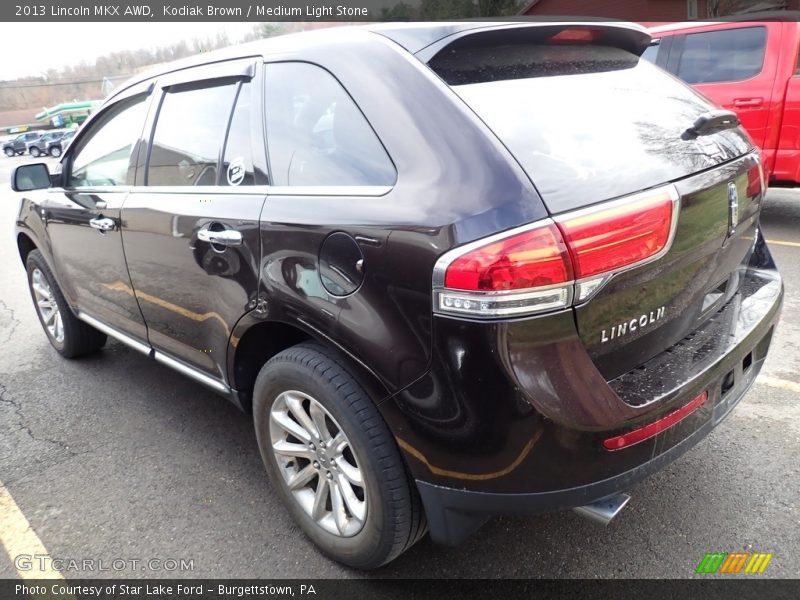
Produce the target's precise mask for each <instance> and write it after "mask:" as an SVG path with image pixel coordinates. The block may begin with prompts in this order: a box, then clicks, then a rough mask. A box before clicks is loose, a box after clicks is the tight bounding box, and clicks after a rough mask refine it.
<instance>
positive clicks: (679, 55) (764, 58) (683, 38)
mask: <svg viewBox="0 0 800 600" xmlns="http://www.w3.org/2000/svg"><path fill="white" fill-rule="evenodd" d="M742 29H762V30H764V50H763V53H762V54H761V66H759V68H758V71H757V72H756V73H754V74H753V75H751V76H749V77H745V78H744V79H725V80H723V81H708V82H698V83H689V82H688V81H686V84H687V85H691V86H695V85H727V84H730V83H743V82H746V81H752V80H753V79H756V78H758V77H760V76H761V75H763V73H764V68H765V66H766V64H767V46H768V45H769V29H768V27H767V26H766V25H748V26H747V27H721V28H719V29H706V30H704V31H693V32H688V33H683V34H681V36H680V42H679V44H678V48H677V52H676V54H677V57H676V60H675V71H674V73H673V74H674V75H675V77H678V78H679V79H681V81H685V80H684V79H683V78H682V77H681V76H680V74H679V73H680V69H681V63H682V62H683V55H684V52H685V51H686V40H687V39H688V38H689V36H691V35H703V34H708V33H712V34H713V33H718V32H726V31H740V30H742Z"/></svg>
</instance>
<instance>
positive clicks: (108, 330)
mask: <svg viewBox="0 0 800 600" xmlns="http://www.w3.org/2000/svg"><path fill="white" fill-rule="evenodd" d="M76 316H77V317H78V318H79V319H80V320H81V321H83V322H84V323H88V324H89V325H91V326H92V327H94V328H95V329H97V330H99V331H102V332H103V333H105V334H106V335H109V336H111V337H113V338H115V339H117V340H119V341H120V342H122V343H123V344H125V345H127V346H130V347H131V348H133V349H134V350H138V351H139V352H141V353H142V354H146V355H148V356H149V355H150V353H151V352H152V351H153V349H152V348H151V347H150V346H148V345H147V344H143V343H142V342H140V341H139V340H137V339H134V338H132V337H131V336H129V335H127V334H125V333H121V332H119V331H117V330H116V329H114V328H113V327H109V326H108V325H106V324H105V323H103V322H101V321H98V320H97V319H95V318H94V317H90V316H89V315H87V314H86V313H82V312H78V313H77V314H76Z"/></svg>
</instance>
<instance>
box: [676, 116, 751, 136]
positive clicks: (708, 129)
mask: <svg viewBox="0 0 800 600" xmlns="http://www.w3.org/2000/svg"><path fill="white" fill-rule="evenodd" d="M738 126H739V117H737V116H736V113H735V112H731V111H729V110H710V111H708V112H706V113H703V114H702V115H700V116H699V117H697V119H696V120H695V122H694V124H693V125H692V126H691V127H689V128H688V129H687V130H686V131H684V132H683V134H682V135H681V138H682V139H684V140H693V139H695V138H696V137H698V136H701V135H709V134H712V133H717V132H718V131H723V130H724V129H731V128H733V127H738Z"/></svg>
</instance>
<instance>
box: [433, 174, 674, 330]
mask: <svg viewBox="0 0 800 600" xmlns="http://www.w3.org/2000/svg"><path fill="white" fill-rule="evenodd" d="M677 201H678V193H677V190H675V188H674V187H673V186H667V187H665V188H659V189H658V190H653V191H650V192H645V193H642V194H635V195H633V196H628V197H626V198H623V199H621V200H617V201H613V202H608V203H603V204H601V205H599V206H598V207H592V208H589V209H585V210H580V211H575V212H571V213H567V214H565V215H560V216H558V217H556V218H555V219H544V220H542V221H537V222H536V223H533V224H531V225H526V226H524V227H520V228H517V229H514V230H511V231H506V232H503V233H500V234H497V235H494V236H491V237H489V238H485V239H482V240H478V241H476V242H472V243H470V244H466V245H465V246H461V247H458V248H455V249H453V250H451V251H450V252H447V253H446V254H444V255H443V256H442V257H441V258H440V259H439V260H438V261H437V262H436V266H435V268H434V281H433V287H434V311H435V312H438V313H444V314H457V315H464V316H472V317H479V318H492V317H502V316H520V315H528V314H534V313H538V312H544V311H550V310H556V309H560V308H566V307H568V306H571V305H572V303H573V299H575V300H576V301H578V302H582V301H584V300H586V299H588V297H589V296H591V294H592V293H593V292H594V291H596V290H597V289H598V288H599V287H600V286H601V285H602V284H603V283H604V282H605V281H606V280H607V279H608V278H609V277H610V276H611V275H612V274H613V273H616V272H619V271H621V270H625V269H629V268H632V267H635V266H638V265H641V264H644V263H646V262H649V261H652V260H656V259H658V258H660V257H661V256H663V254H665V253H666V252H667V250H668V249H669V246H670V244H671V242H672V237H673V236H674V230H675V225H676V222H677V212H678V205H677Z"/></svg>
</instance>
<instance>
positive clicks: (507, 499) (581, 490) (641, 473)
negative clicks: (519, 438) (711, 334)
mask: <svg viewBox="0 0 800 600" xmlns="http://www.w3.org/2000/svg"><path fill="white" fill-rule="evenodd" d="M760 368H761V364H759V365H758V366H757V367H755V368H753V369H751V370H750V373H749V374H748V377H747V380H746V381H745V382H743V385H742V386H741V387H739V386H737V389H736V390H735V391H734V390H731V393H730V395H728V396H726V398H725V399H724V401H722V402H719V403H718V404H717V405H716V406H715V407H714V411H713V415H712V418H711V419H708V420H707V421H706V422H705V423H703V424H702V425H701V426H700V427H699V428H697V429H696V430H695V431H694V432H693V433H691V434H690V435H689V436H688V437H686V438H684V439H683V440H681V441H680V442H678V443H677V444H675V445H674V446H672V447H671V448H669V449H668V450H666V451H664V452H663V453H661V454H659V455H657V456H656V457H655V458H653V459H651V460H649V461H647V462H645V463H643V464H641V465H639V466H637V467H634V468H633V469H630V470H628V471H625V472H624V473H620V474H619V475H615V476H613V477H609V478H608V479H603V480H601V481H597V482H594V483H589V484H586V485H581V486H577V487H573V488H568V489H559V490H552V491H547V492H538V493H525V494H513V493H507V494H498V493H486V492H473V491H468V490H459V489H454V488H448V487H443V486H438V485H434V484H431V483H427V482H424V481H419V480H418V481H417V489H418V490H419V493H420V496H421V498H422V502H423V505H424V506H425V514H426V515H427V518H428V525H429V528H430V535H431V539H433V540H434V541H435V542H437V543H440V544H446V545H455V544H458V543H460V542H462V541H463V540H464V539H466V538H467V537H469V536H470V535H471V534H472V533H473V532H475V530H477V529H478V528H479V527H480V526H481V525H483V524H484V523H485V522H486V521H487V520H488V519H489V518H490V517H492V516H495V515H501V514H505V515H535V514H541V513H545V512H550V511H554V510H564V509H568V508H574V507H576V506H584V505H586V504H591V503H593V502H596V501H598V500H601V499H603V498H607V497H609V496H613V495H615V494H618V493H620V492H625V491H629V490H630V489H631V486H633V485H634V484H636V483H638V482H639V481H641V480H642V479H644V478H646V477H647V476H649V475H652V474H653V473H655V472H656V471H659V470H660V469H662V468H664V467H665V466H667V465H668V464H669V463H671V462H672V461H674V460H676V459H677V458H679V457H680V456H681V455H683V454H684V453H685V452H687V451H688V450H689V449H691V448H692V447H693V446H694V445H695V444H697V443H698V442H699V441H700V440H702V439H703V438H704V437H706V436H707V435H708V434H709V433H710V432H711V430H712V429H714V427H716V426H717V424H719V423H720V422H721V421H722V419H724V418H725V417H726V416H727V415H728V414H730V411H731V410H732V409H733V408H734V407H735V406H736V405H737V404H738V403H739V401H740V400H741V399H742V398H743V397H744V395H745V394H746V393H747V391H748V390H749V389H750V387H751V386H752V384H753V383H754V381H755V378H756V375H757V374H758V371H759V370H760Z"/></svg>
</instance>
